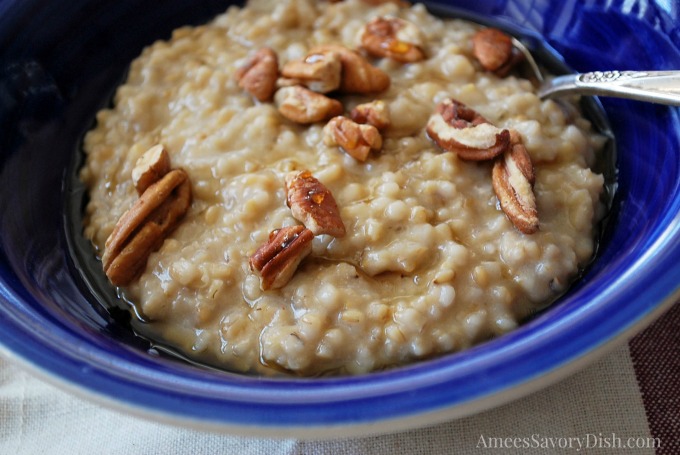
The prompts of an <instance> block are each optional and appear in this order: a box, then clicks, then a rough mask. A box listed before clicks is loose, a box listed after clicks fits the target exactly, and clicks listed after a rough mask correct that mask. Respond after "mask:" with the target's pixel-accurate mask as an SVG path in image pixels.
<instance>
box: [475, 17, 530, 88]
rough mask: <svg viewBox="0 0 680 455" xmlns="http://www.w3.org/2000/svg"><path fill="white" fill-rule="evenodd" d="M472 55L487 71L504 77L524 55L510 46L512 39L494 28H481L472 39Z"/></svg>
mask: <svg viewBox="0 0 680 455" xmlns="http://www.w3.org/2000/svg"><path fill="white" fill-rule="evenodd" d="M472 54H473V55H474V57H475V58H476V59H477V60H478V61H479V63H480V64H481V65H482V68H484V69H485V70H487V71H492V72H494V73H496V74H497V75H498V76H500V77H505V76H507V75H508V73H509V72H510V71H511V70H512V68H513V67H514V66H515V65H517V64H518V63H519V62H521V61H522V59H523V58H524V54H522V52H520V51H519V49H517V48H515V46H513V45H512V38H510V36H508V35H506V34H505V33H503V32H502V31H500V30H498V29H495V28H483V29H481V30H479V31H478V32H476V33H475V34H474V35H473V37H472Z"/></svg>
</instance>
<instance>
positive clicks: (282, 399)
mask: <svg viewBox="0 0 680 455" xmlns="http://www.w3.org/2000/svg"><path fill="white" fill-rule="evenodd" d="M440 3H442V2H440ZM443 3H444V4H445V5H446V6H447V11H450V9H448V6H458V7H460V9H458V10H456V11H455V12H456V13H458V12H462V11H463V10H465V11H472V12H473V13H474V14H468V13H466V14H468V15H467V16H466V17H468V18H473V19H474V18H479V17H492V18H493V19H494V20H496V21H498V23H499V24H503V25H507V24H514V25H513V27H512V28H513V30H519V29H520V28H521V29H522V30H525V31H527V33H528V34H529V35H530V39H531V40H532V41H533V40H534V39H537V38H536V37H538V36H541V37H543V38H544V39H545V42H547V44H548V45H549V46H551V47H552V48H553V49H555V50H557V51H558V53H559V54H561V55H562V56H563V57H564V58H565V60H566V61H567V62H568V63H569V65H570V66H571V67H572V68H573V69H575V70H577V71H595V70H610V69H613V68H616V69H621V70H623V69H630V70H644V69H655V70H666V69H677V68H678V67H680V39H679V37H678V29H677V24H678V23H679V22H680V16H679V14H680V12H679V11H678V10H677V8H673V5H671V3H672V2H664V1H662V0H652V1H649V2H629V1H624V0H614V1H612V0H594V1H590V2H562V1H550V0H489V1H484V2H474V3H471V2H468V1H463V0H460V1H458V0H451V1H448V2H443ZM227 5H228V2H223V1H217V0H215V1H210V0H202V1H192V2H186V1H181V0H168V1H165V2H163V8H158V7H157V5H156V3H153V2H145V1H136V2H135V1H123V2H102V1H94V0H74V1H72V2H53V1H44V0H14V1H12V0H5V1H3V2H0V93H2V94H3V95H2V97H1V98H0V120H1V121H2V124H3V133H2V134H0V214H1V215H0V303H1V305H0V321H1V324H2V330H0V348H2V351H3V353H4V354H11V355H12V356H13V357H14V358H16V359H17V360H19V361H21V362H23V363H24V364H25V365H31V366H32V367H33V369H34V371H40V372H42V373H43V374H46V375H48V376H52V377H54V378H56V379H57V380H58V382H60V383H63V382H66V383H68V384H70V385H71V388H70V390H71V391H73V390H83V391H85V392H87V396H88V397H89V398H92V397H99V398H101V399H102V400H103V401H104V402H111V401H115V402H116V403H117V405H118V408H119V409H120V408H121V407H122V408H131V409H134V410H135V413H137V414H139V413H142V414H143V415H145V416H147V417H150V418H156V417H159V416H162V418H163V420H164V421H168V420H171V421H173V422H175V423H177V424H183V425H191V426H193V427H197V426H200V427H201V428H203V429H214V430H221V431H225V430H226V431H244V430H245V431H247V434H256V435H259V436H263V437H272V436H275V435H278V436H298V437H299V436H308V437H315V438H318V437H331V436H350V435H357V434H366V433H367V432H371V433H374V432H380V431H397V430H399V429H404V428H412V427H414V426H422V425H427V424H433V423H436V422H441V421H443V420H446V419H450V418H456V417H460V416H463V415H469V414H471V413H473V412H478V411H480V410H482V409H488V408H489V407H490V406H498V405H500V404H502V403H506V402H508V401H509V400H511V399H514V398H517V397H519V396H522V395H524V394H526V393H528V392H530V391H532V390H536V389H537V388H540V387H543V386H545V385H547V384H548V383H550V382H554V381H556V380H558V379H560V378H563V377H565V375H566V374H569V373H570V372H573V371H575V370H574V368H570V366H571V365H573V364H574V362H577V363H578V365H577V367H578V366H581V367H582V366H583V365H585V364H587V363H588V361H591V360H592V359H594V358H596V357H597V353H598V352H601V351H602V349H603V347H606V346H608V345H609V344H611V342H612V341H613V340H616V339H621V338H622V336H623V335H628V336H630V335H632V334H633V333H634V332H635V331H637V330H640V329H641V328H642V327H643V326H644V324H645V321H646V322H649V320H650V317H653V316H654V315H655V314H659V312H660V311H662V310H663V309H664V308H667V307H668V303H669V302H670V303H672V302H673V301H675V300H674V299H675V297H677V290H678V283H680V265H679V264H680V260H679V258H680V242H678V239H679V238H680V229H679V228H678V225H679V224H680V219H679V218H678V213H679V212H680V156H679V155H678V153H677V151H678V150H680V135H679V133H678V132H680V115H679V114H678V110H677V109H675V108H668V107H665V106H657V105H650V104H643V103H638V102H631V101H625V100H613V99H602V104H603V106H604V109H605V112H606V113H607V116H608V118H609V121H610V125H611V128H612V131H613V132H614V135H615V137H616V139H617V152H618V156H619V158H618V163H617V164H618V167H617V168H618V175H617V177H618V179H617V181H618V187H617V192H616V198H615V201H614V205H613V207H614V209H613V210H612V212H611V216H610V223H609V224H608V225H607V228H606V232H605V234H604V236H603V238H602V241H601V242H600V246H599V256H598V260H597V261H595V262H594V263H593V264H591V266H590V268H589V270H588V271H587V273H586V276H585V277H584V279H583V280H581V281H580V282H578V283H577V284H576V285H575V287H574V288H572V290H571V291H570V293H569V294H568V295H566V296H564V297H563V299H562V300H561V301H560V302H559V303H558V304H557V305H554V306H553V307H552V308H551V311H547V312H545V313H544V314H543V315H540V316H538V317H536V318H535V319H534V320H532V321H530V322H528V323H527V324H525V325H524V326H522V327H520V328H519V329H518V330H516V331H515V332H513V333H511V334H509V335H507V336H505V337H503V338H501V339H499V340H496V341H493V342H490V343H487V344H485V345H483V346H480V347H478V348H474V349H472V350H469V351H466V352H462V353H459V354H455V355H451V356H446V357H444V358H441V359H437V360H434V361H431V362H423V363H420V364H418V365H413V366H411V367H408V368H403V369H399V370H394V371H391V372H387V373H382V374H375V375H369V376H365V377H357V378H336V379H330V378H324V379H316V380H314V381H304V380H284V381H281V380H278V381H269V380H262V379H261V378H258V379H257V380H248V379H247V378H244V377H242V376H231V375H229V374H225V373H223V372H220V373H219V374H212V373H211V372H208V371H206V370H201V369H197V368H188V367H185V365H184V364H183V363H178V362H172V361H171V360H170V359H155V358H153V357H152V356H148V355H146V354H145V352H146V351H145V349H144V348H143V347H141V348H139V349H137V348H136V347H135V343H136V341H137V340H136V339H134V338H131V337H130V331H129V330H127V329H124V328H122V327H121V326H120V325H119V324H118V323H116V322H115V320H114V319H113V318H111V317H110V316H109V314H108V312H107V311H105V310H104V309H103V308H102V307H101V306H100V305H99V304H96V303H94V302H96V301H95V299H94V298H93V297H92V296H91V294H90V293H89V291H88V289H87V288H86V286H84V284H83V280H82V278H81V277H80V275H79V274H78V271H77V270H76V268H75V264H74V262H73V261H72V257H71V255H70V253H69V250H68V248H67V245H66V241H65V238H66V234H65V231H64V228H65V226H66V225H67V223H66V222H65V220H64V218H63V217H64V213H66V212H65V210H64V208H65V206H66V205H67V202H68V200H70V194H68V192H66V191H65V190H64V188H63V187H61V186H60V185H61V184H62V183H64V182H65V181H67V180H68V178H69V174H68V173H67V172H66V171H65V170H66V169H67V167H68V166H69V163H70V161H71V160H72V159H73V158H74V157H75V156H77V155H76V154H77V150H78V147H79V141H80V138H81V135H82V134H83V133H84V132H85V131H86V130H87V129H88V128H89V127H90V126H91V121H92V119H93V118H94V114H95V113H96V111H97V110H99V109H100V108H102V107H104V106H105V105H106V103H107V102H108V99H109V97H108V95H109V94H110V93H111V90H112V89H113V88H114V87H115V86H116V85H117V84H118V83H119V82H120V80H121V78H122V75H123V74H124V72H125V68H126V66H127V64H128V63H129V62H130V61H131V60H132V59H133V58H134V57H135V56H136V55H138V54H139V52H140V51H141V48H142V47H143V46H144V45H146V44H149V43H150V42H151V41H152V40H154V39H156V38H159V37H167V36H168V35H169V33H170V31H171V30H172V29H173V28H175V27H177V26H180V25H184V24H186V23H189V22H191V23H200V22H203V21H206V20H208V19H209V18H210V17H212V16H214V15H215V14H217V13H219V12H221V11H222V10H224V8H226V6H227ZM539 41H540V40H537V41H536V42H539ZM76 205H78V204H76ZM632 277H634V278H632ZM93 303H94V304H93ZM546 375H547V376H549V377H550V378H552V379H551V380H549V381H542V383H541V384H539V385H536V380H535V378H537V377H541V378H545V377H547V376H546Z"/></svg>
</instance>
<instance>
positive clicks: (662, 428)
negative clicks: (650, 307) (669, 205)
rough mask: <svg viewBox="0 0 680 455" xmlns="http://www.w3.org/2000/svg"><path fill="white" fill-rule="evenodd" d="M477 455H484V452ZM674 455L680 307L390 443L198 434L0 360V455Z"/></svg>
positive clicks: (679, 401)
mask: <svg viewBox="0 0 680 455" xmlns="http://www.w3.org/2000/svg"><path fill="white" fill-rule="evenodd" d="M485 449H486V450H485ZM582 451H583V452H585V453H606V454H619V453H631V454H633V453H634V454H639V453H650V454H653V453H657V454H668V455H671V454H680V304H676V305H675V306H674V307H673V308H671V309H670V310H669V311H668V312H667V313H666V314H665V315H664V316H662V317H661V318H660V319H659V320H658V321H657V322H656V323H654V324H653V325H651V326H650V327H649V328H647V329H646V330H645V331H643V332H641V333H640V334H639V335H637V336H636V337H635V338H633V339H632V340H631V341H630V342H629V343H627V344H624V345H622V346H620V347H619V348H617V349H616V350H615V351H613V352H611V353H609V354H608V355H606V356H605V357H604V358H602V359H600V360H599V361H597V362H595V363H594V364H592V365H590V366H589V367H587V368H586V369H584V370H582V371H580V372H579V373H576V374H575V375H573V376H571V377H569V378H567V379H565V380H563V381H561V382H560V383H558V384H555V385H553V386H551V387H548V388H546V389H543V390H541V391H539V392H537V393H534V394H532V395H530V396H528V397H525V398H522V399H518V400H516V401H514V402H511V403H508V404H506V405H503V406H500V407H498V408H496V409H493V410H490V411H486V412H483V413H480V414H477V415H473V416H470V417H467V418H463V419H458V420H454V421H451V422H447V423H443V424H439V425H436V426H432V427H428V428H422V429H415V430H411V431H405V432H400V433H395V434H388V435H380V436H371V437H361V438H351V439H338V440H327V441H300V440H295V439H287V440H273V439H256V438H246V437H239V436H233V435H220V434H212V433H202V432H200V431H195V430H187V429H182V428H175V427H172V426H167V425H163V424H159V423H155V422H149V421H146V420H141V419H138V418H136V417H131V416H128V415H125V414H122V413H119V412H116V411H112V410H109V409H107V408H103V407H101V406H99V405H96V404H93V403H90V402H88V401H83V400H81V399H79V398H76V397H74V396H72V395H70V394H67V393H65V392H62V391H61V390H59V389H56V388H54V387H53V386H52V385H49V384H46V383H44V382H43V381H41V380H39V379H37V378H34V377H32V376H31V375H29V374H27V373H25V372H23V371H22V370H20V369H18V368H17V367H15V366H13V365H12V364H11V363H9V362H7V361H4V360H0V454H8V455H9V454H12V455H13V454H17V455H23V454H28V455H33V454H40V455H48V454H69V455H73V454H88V455H89V454H93V453H97V454H104V455H106V454H159V455H160V454H162V455H169V454H192V455H193V454H233V453H238V454H239V455H249V454H253V455H260V454H261V455H265V454H266V455H277V454H286V455H293V454H334V455H345V454H390V455H407V454H408V455H411V454H419V453H422V454H428V455H429V454H454V453H455V454H468V453H480V452H490V453H541V454H545V453H569V452H574V453H578V452H582Z"/></svg>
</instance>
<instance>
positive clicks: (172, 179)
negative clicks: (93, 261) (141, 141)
mask: <svg viewBox="0 0 680 455" xmlns="http://www.w3.org/2000/svg"><path fill="white" fill-rule="evenodd" d="M190 205H191V184H190V183H189V178H188V176H187V174H186V172H184V170H182V169H175V170H172V171H170V172H168V173H167V174H165V176H164V177H163V178H162V179H160V180H159V181H157V182H156V183H154V184H152V185H151V186H149V187H148V188H147V189H146V191H144V193H143V194H142V196H141V197H140V198H139V199H138V200H137V201H136V202H135V204H134V205H133V206H132V207H131V208H130V210H128V211H127V212H126V213H125V214H123V216H122V217H121V218H120V220H118V223H117V224H116V226H115V227H114V229H113V232H111V235H110V236H109V237H108V239H107V240H106V244H105V251H104V255H103V257H102V264H103V267H104V272H105V273H106V276H107V277H108V278H109V280H110V281H111V283H112V284H114V285H115V286H125V285H127V284H129V283H130V282H131V281H132V280H134V279H135V278H136V277H137V276H138V275H139V274H140V273H141V272H142V271H143V269H144V266H145V265H146V261H147V259H148V258H149V255H150V254H151V253H152V252H153V251H155V250H157V249H158V248H160V247H161V245H162V244H163V241H164V240H165V238H166V237H167V236H168V235H169V234H170V233H171V232H172V231H173V230H174V229H175V227H176V226H177V224H178V222H179V220H180V219H181V218H182V217H183V216H184V215H185V214H186V212H187V210H188V209H189V206H190Z"/></svg>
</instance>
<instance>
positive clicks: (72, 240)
mask: <svg viewBox="0 0 680 455" xmlns="http://www.w3.org/2000/svg"><path fill="white" fill-rule="evenodd" d="M433 12H434V13H435V14H438V15H439V16H441V17H461V18H463V19H467V20H472V21H476V22H478V23H482V24H484V25H494V26H496V27H499V28H504V29H505V30H506V31H508V32H509V33H513V34H514V35H515V36H517V37H520V38H523V39H524V40H525V41H527V42H528V43H529V45H530V46H531V47H532V52H533V53H534V54H535V56H536V59H537V60H538V61H539V62H540V63H541V65H542V66H543V67H544V68H545V71H549V72H553V73H563V72H567V71H568V68H567V67H566V66H565V65H564V64H563V63H562V62H561V61H560V60H559V58H558V56H557V55H556V54H555V53H554V52H552V51H550V50H549V49H548V48H547V47H546V46H545V44H544V43H542V42H540V41H538V40H536V38H535V37H534V38H532V37H529V38H526V37H524V36H523V35H521V34H520V31H519V30H518V29H515V28H508V27H506V26H504V24H502V23H495V22H489V21H488V20H486V19H483V18H479V17H477V16H471V15H470V14H468V13H463V12H461V11H450V10H448V9H442V8H441V7H436V8H433ZM522 73H523V75H525V76H526V77H531V74H530V71H529V69H528V68H524V69H523V70H522ZM114 88H115V87H113V88H111V91H113V89H114ZM104 101H105V102H110V101H108V100H104ZM581 109H582V111H583V112H584V113H585V115H586V117H587V118H589V119H590V120H591V122H592V123H593V125H594V128H595V129H596V130H597V131H598V132H599V133H601V134H602V135H604V136H606V137H608V138H609V140H608V141H607V143H606V146H605V149H604V150H603V151H602V152H601V153H600V154H599V159H598V161H597V163H596V168H595V169H594V170H595V172H598V173H602V174H603V175H604V176H605V191H604V192H603V195H602V198H603V201H604V203H605V205H606V206H607V207H608V208H609V209H610V208H611V207H612V203H613V196H614V194H615V187H616V167H615V141H614V138H613V134H612V132H611V129H610V128H609V126H608V122H607V118H606V115H605V113H604V111H603V109H602V107H601V105H600V104H599V103H598V102H597V100H595V99H592V98H586V99H583V100H582V102H581ZM82 163H83V154H82V152H81V151H80V150H77V152H76V159H74V160H73V162H72V166H71V167H70V169H69V173H68V179H67V181H66V184H65V187H66V189H67V194H68V195H69V196H68V197H67V199H66V206H67V213H68V215H67V216H66V218H65V231H66V235H67V241H68V245H69V251H70V254H71V256H72V258H73V261H74V264H75V266H76V269H77V270H78V273H79V275H80V278H81V280H82V284H83V286H84V287H85V288H86V289H87V292H88V293H89V294H90V295H91V296H92V299H93V303H94V304H95V305H98V306H100V307H101V308H103V309H105V310H106V311H107V312H108V313H109V314H110V315H111V317H112V318H113V319H114V320H115V322H116V324H118V325H119V326H120V327H121V328H123V330H126V331H128V332H129V333H130V334H131V336H133V337H134V338H135V340H136V344H138V345H139V346H143V347H144V349H146V350H148V351H149V352H151V353H152V354H154V355H157V354H158V353H159V352H160V353H161V355H169V356H170V357H172V358H177V359H182V360H184V361H188V362H191V363H192V364H196V365H200V362H197V361H195V360H189V359H188V358H187V357H186V356H184V355H183V354H182V353H180V352H178V351H177V350H176V349H174V348H172V347H171V346H166V345H164V344H162V343H159V342H158V341H155V340H151V339H148V338H146V337H145V336H143V335H142V333H144V332H145V330H144V328H143V324H145V323H146V321H145V317H144V315H143V313H142V311H141V310H140V308H139V307H138V306H137V305H136V303H135V302H131V301H129V300H126V299H125V298H124V297H123V293H122V292H120V290H118V289H115V288H113V287H112V286H111V285H110V283H109V282H108V280H107V279H106V277H105V276H104V274H103V272H102V270H101V263H100V262H99V260H97V259H96V258H95V255H94V252H93V249H92V245H91V244H90V242H89V241H88V240H87V239H85V238H84V237H83V236H82V233H81V231H82V224H83V213H84V207H85V205H86V202H87V201H86V198H87V194H86V190H85V188H84V187H83V185H82V183H81V182H80V180H79V178H78V171H79V169H80V167H81V166H82ZM608 219H610V217H609V216H608V217H607V218H605V220H604V221H603V222H602V223H601V226H600V229H599V231H600V232H599V233H598V238H599V237H601V235H602V233H603V232H604V231H605V228H606V222H607V220H608ZM581 272H583V271H581ZM552 303H553V302H546V308H549V307H550V305H551V304H552ZM129 312H132V317H130V314H129ZM539 314H540V313H539ZM204 366H207V367H210V366H209V365H204Z"/></svg>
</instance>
